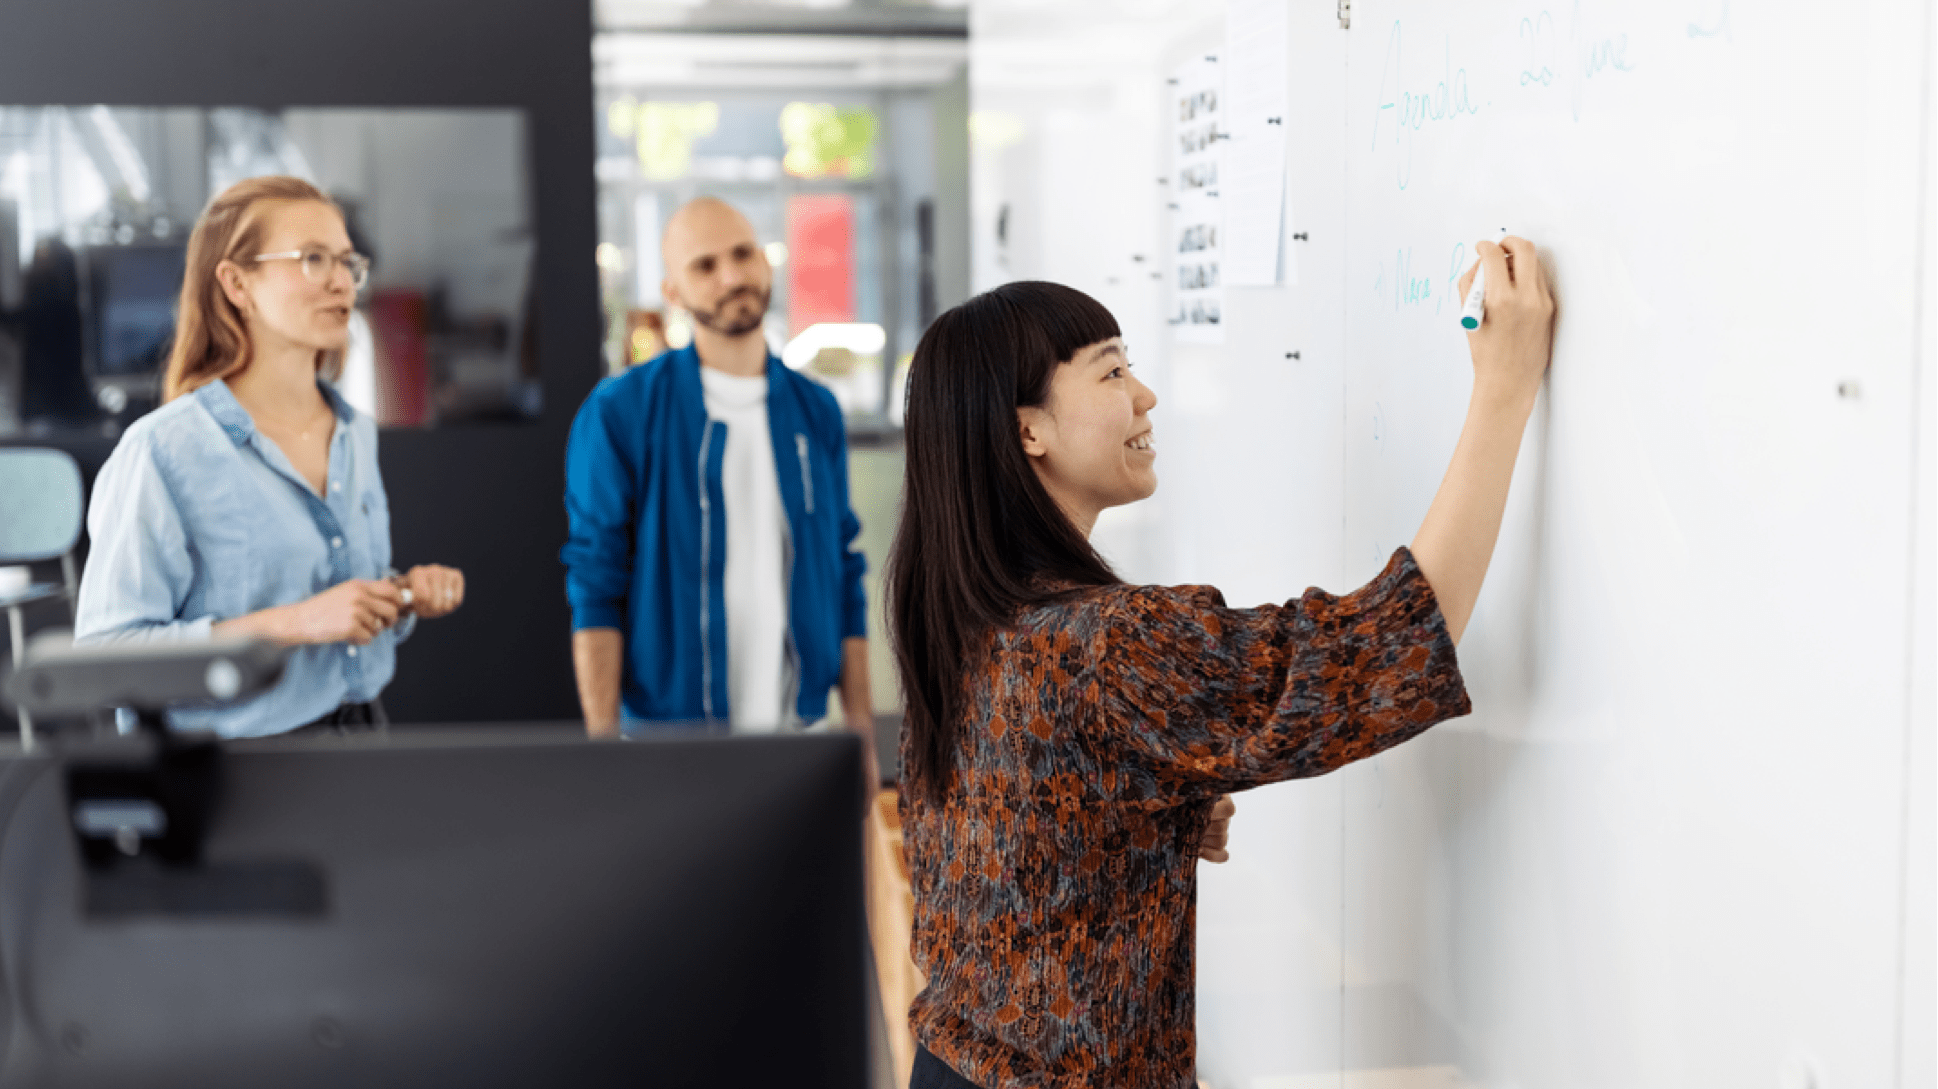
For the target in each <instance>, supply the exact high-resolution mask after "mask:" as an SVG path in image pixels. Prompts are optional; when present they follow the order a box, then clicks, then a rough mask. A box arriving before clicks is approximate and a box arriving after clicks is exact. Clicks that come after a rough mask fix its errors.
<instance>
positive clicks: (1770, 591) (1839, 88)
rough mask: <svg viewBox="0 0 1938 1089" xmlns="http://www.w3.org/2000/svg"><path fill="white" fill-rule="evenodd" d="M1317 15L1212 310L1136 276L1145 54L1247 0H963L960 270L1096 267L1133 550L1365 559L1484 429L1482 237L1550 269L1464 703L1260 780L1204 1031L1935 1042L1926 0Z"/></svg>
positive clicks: (1154, 144)
mask: <svg viewBox="0 0 1938 1089" xmlns="http://www.w3.org/2000/svg"><path fill="white" fill-rule="evenodd" d="M1289 8H1290V20H1289V23H1290V25H1289V30H1288V40H1287V42H1286V43H1285V45H1286V49H1287V51H1288V54H1289V59H1290V75H1289V77H1288V78H1289V88H1288V91H1289V100H1290V103H1291V109H1290V115H1289V116H1288V117H1287V125H1286V130H1287V131H1286V140H1287V142H1288V163H1289V167H1288V175H1289V215H1288V218H1287V223H1286V227H1285V233H1286V235H1287V236H1288V239H1289V237H1290V236H1291V235H1294V234H1298V233H1303V234H1306V235H1307V236H1308V238H1309V240H1308V241H1296V242H1294V241H1289V240H1288V242H1287V244H1288V245H1290V246H1294V247H1297V253H1296V258H1297V266H1298V269H1299V277H1298V284H1297V285H1296V286H1289V287H1279V288H1264V289H1247V288H1229V289H1227V291H1226V302H1225V309H1226V313H1227V315H1228V318H1227V322H1226V331H1225V335H1226V342H1225V343H1224V344H1222V345H1217V346H1210V345H1196V344H1177V343H1174V342H1173V341H1172V338H1170V337H1168V336H1167V335H1166V333H1165V330H1164V326H1163V325H1162V322H1161V320H1160V319H1161V317H1162V315H1163V314H1164V312H1165V301H1166V298H1165V294H1164V292H1163V284H1162V282H1161V280H1158V279H1155V278H1154V277H1153V275H1152V274H1153V272H1155V271H1157V270H1159V269H1161V267H1162V260H1161V258H1162V255H1163V247H1164V246H1165V245H1167V244H1168V239H1167V233H1168V231H1167V222H1166V219H1165V213H1164V208H1163V205H1164V197H1163V194H1162V192H1161V189H1160V187H1159V186H1158V185H1157V184H1156V179H1157V178H1158V177H1160V176H1162V175H1163V174H1164V173H1165V165H1164V164H1165V162H1166V161H1167V157H1166V155H1165V150H1166V149H1165V147H1164V144H1163V138H1164V134H1165V131H1166V130H1165V125H1164V119H1163V117H1162V116H1161V115H1160V107H1159V103H1160V101H1161V99H1162V91H1161V87H1162V80H1163V77H1164V75H1165V74H1166V73H1168V72H1170V71H1172V70H1173V69H1174V68H1175V66H1176V65H1177V64H1178V63H1179V62H1180V61H1182V60H1183V59H1185V58H1187V57H1190V56H1194V55H1198V54H1202V53H1205V52H1208V51H1209V52H1216V51H1217V50H1218V49H1219V47H1220V43H1221V42H1222V40H1223V33H1224V30H1223V23H1222V11H1221V6H1220V5H1185V4H1169V3H1165V2H1162V0H1145V2H1141V3H1116V4H1104V3H1098V2H1085V0H1067V2H1061V3H1057V2H1052V3H1031V4H1022V3H1020V2H1012V0H977V6H976V7H975V8H974V9H973V15H974V18H973V20H972V44H971V56H972V66H971V81H972V95H973V100H974V110H975V112H976V121H975V122H974V123H973V124H972V131H973V133H974V137H973V140H974V152H973V162H974V171H975V176H974V179H973V184H972V194H973V200H974V202H975V216H976V235H975V238H976V264H977V279H978V283H977V285H976V286H977V287H978V288H979V289H981V288H986V287H989V286H993V284H994V283H996V282H1000V281H1001V280H1005V279H1017V278H1047V279H1057V280H1062V281H1064V282H1067V283H1071V284H1073V285H1075V286H1078V287H1081V288H1084V289H1086V290H1089V291H1091V292H1092V293H1094V294H1096V295H1097V296H1098V297H1099V298H1102V299H1103V300H1104V301H1105V302H1106V303H1107V304H1109V305H1110V306H1111V307H1112V308H1113V310H1114V311H1115V312H1116V313H1117V314H1118V315H1119V317H1120V320H1122V321H1123V323H1124V325H1125V329H1126V336H1127V339H1129V340H1130V342H1131V346H1132V357H1133V359H1135V360H1136V361H1137V363H1138V365H1139V368H1140V372H1141V374H1142V375H1143V376H1144V377H1145V378H1146V380H1147V381H1150V382H1151V383H1152V385H1153V387H1154V388H1155V389H1156V390H1157V392H1158V394H1159V396H1160V399H1161V401H1160V405H1159V407H1158V409H1157V411H1156V413H1155V414H1154V417H1153V418H1154V420H1155V421H1156V424H1157V435H1158V443H1159V449H1160V458H1159V463H1158V468H1159V474H1160V478H1161V480H1162V483H1161V487H1160V494H1159V496H1158V497H1157V499H1155V500H1153V501H1151V502H1150V503H1147V504H1143V505H1140V506H1139V507H1136V508H1130V509H1127V510H1125V511H1121V512H1113V516H1110V517H1107V519H1106V521H1105V523H1103V524H1102V525H1100V528H1099V531H1098V540H1099V542H1100V543H1101V544H1102V545H1103V546H1104V547H1105V548H1106V550H1107V551H1108V552H1109V553H1110V554H1111V555H1112V556H1113V558H1114V559H1115V560H1116V561H1117V562H1118V564H1119V567H1120V569H1121V570H1122V571H1123V573H1124V574H1125V575H1126V576H1127V577H1130V578H1133V579H1137V580H1139V581H1160V582H1181V581H1190V582H1209V583H1212V584H1215V585H1218V586H1220V587H1221V588H1222V589H1224V590H1225V592H1226V596H1227V598H1228V599H1229V600H1230V601H1231V602H1232V603H1233V604H1250V603H1254V602H1258V601H1263V600H1283V599H1285V598H1288V597H1291V596H1293V595H1295V594H1296V593H1298V592H1299V591H1300V590H1301V589H1303V588H1304V587H1305V586H1306V585H1308V584H1312V583H1318V584H1322V585H1325V586H1327V587H1328V588H1330V589H1339V590H1343V589H1347V588H1350V587H1352V586H1354V585H1358V584H1359V583H1360V582H1362V581H1364V580H1365V579H1366V578H1368V577H1370V576H1371V575H1372V574H1373V573H1374V572H1375V571H1376V570H1377V569H1378V566H1379V564H1381V563H1383V562H1384V560H1385V558H1386V556H1387V554H1388V553H1390V552H1391V550H1392V549H1393V548H1394V547H1395V546H1397V545H1401V544H1404V543H1406V542H1407V541H1408V540H1409V539H1410V537H1411V536H1412V534H1413V532H1414V530H1415V529H1416V528H1417V526H1418V524H1419V521H1420V518H1421V516H1422V515H1423V514H1424V513H1425V510H1426V507H1427V504H1428V501H1429V500H1430V498H1431V496H1432V494H1433V490H1434V488H1435V487H1436V486H1437V484H1438V482H1439V478H1440V474H1441V472H1442V471H1443V470H1444V468H1445V465H1446V462H1447V458H1448V456H1449V454H1450V453H1451V450H1452V447H1453V442H1454V439H1455V437H1456V436H1457V433H1458V430H1459V427H1460V423H1461V416H1462V411H1463V409H1464V405H1465V397H1466V392H1467V389H1468V386H1469V380H1470V379H1469V374H1470V371H1469V365H1468V362H1467V358H1466V347H1465V341H1464V338H1463V337H1462V336H1461V334H1460V333H1459V332H1458V330H1457V329H1456V327H1455V323H1454V314H1455V313H1456V312H1457V310H1458V304H1457V302H1454V301H1452V300H1450V299H1448V292H1449V289H1450V286H1451V281H1452V279H1453V278H1455V277H1457V276H1458V274H1459V271H1461V266H1462V265H1463V264H1464V263H1466V262H1467V261H1470V260H1471V257H1470V256H1468V255H1467V254H1466V252H1465V251H1464V250H1463V249H1462V247H1470V246H1471V244H1472V241H1473V240H1474V239H1477V238H1482V237H1493V235H1494V231H1495V229H1496V228H1498V227H1500V226H1503V225H1506V226H1509V227H1511V228H1512V229H1514V230H1515V231H1516V232H1517V233H1520V234H1524V235H1526V236H1528V237H1531V238H1533V239H1535V240H1537V241H1538V242H1539V243H1540V244H1541V246H1542V253H1543V257H1544V260H1546V261H1548V262H1549V263H1550V265H1551V266H1552V269H1553V272H1554V277H1555V280H1556V282H1557V291H1558V295H1559V297H1560V300H1561V307H1562V315H1561V319H1560V323H1559V326H1558V335H1557V342H1556V355H1555V369H1554V372H1553V374H1552V376H1551V379H1550V383H1549V387H1548V389H1547V391H1546V393H1545V394H1544V396H1543V400H1542V403H1541V405H1540V407H1539V408H1538V410H1537V413H1536V419H1535V422H1534V424H1533V425H1532V428H1531V431H1530V435H1529V439H1528V442H1527V444H1526V446H1525V449H1524V455H1523V458H1522V462H1521V465H1520V467H1519V469H1518V471H1517V476H1516V481H1515V487H1514V493H1513V497H1512V499H1511V502H1510V510H1509V514H1508V519H1507V524H1506V526H1505V528H1504V530H1503V533H1502V540H1501V545H1500V548H1499V551H1498V552H1497V554H1496V561H1495V565H1494V567H1493V570H1492V573H1491V575H1490V578H1489V582H1488V586H1487V589H1486V591H1485V592H1484V594H1483V596H1482V599H1481V603H1480V606H1479V608H1478V610H1477V612H1476V614H1475V618H1474V621H1473V625H1472V627H1471V628H1470V629H1469V633H1468V635H1467V637H1466V640H1465V641H1464V642H1463V645H1462V647H1461V659H1462V663H1463V668H1464V670H1465V672H1466V675H1467V678H1468V683H1469V686H1470V688H1471V690H1472V692H1473V695H1474V700H1475V704H1476V708H1477V712H1476V714H1475V715H1474V716H1472V717H1471V718H1469V719H1466V720H1463V721H1461V722H1459V723H1454V724H1449V725H1447V726H1443V727H1440V728H1438V729H1436V730H1435V731H1432V732H1431V733H1429V734H1428V735H1427V736H1426V737H1424V738H1422V739H1420V740H1419V741H1416V742H1414V743H1412V744H1410V745H1408V746H1405V747H1403V748H1401V749H1400V750H1396V751H1395V752H1393V753H1390V754H1388V755H1386V756H1383V757H1380V758H1378V759H1376V760H1373V761H1369V762H1367V763H1365V764H1363V765H1359V766H1356V767H1353V768H1350V769H1347V770H1345V771H1343V772H1341V773H1338V774H1336V775H1333V776H1330V777H1327V778H1325V779H1321V780H1316V781H1312V782H1307V783H1300V784H1288V785H1285V786H1280V787H1274V788H1271V789H1269V790H1266V791H1260V792H1255V793H1254V794H1252V795H1249V796H1247V797H1245V798H1242V799H1240V814H1239V818H1238V820H1237V822H1236V823H1235V825H1234V828H1233V854H1234V860H1233V862H1232V863H1231V864H1229V865H1228V866H1227V867H1224V868H1222V869H1221V868H1216V867H1203V868H1201V875H1202V888H1201V895H1200V903H1199V910H1200V935H1199V936H1200V946H1199V954H1200V963H1199V1032H1200V1036H1199V1044H1200V1053H1199V1068H1200V1073H1201V1076H1202V1077H1204V1078H1205V1079H1206V1080H1207V1081H1208V1082H1209V1083H1210V1084H1211V1085H1212V1087H1213V1089H1229V1087H1232V1086H1239V1087H1258V1089H1266V1087H1292V1086H1298V1087H1301V1089H1303V1087H1305V1086H1314V1087H1316V1086H1320V1085H1324V1086H1334V1085H1349V1086H1361V1087H1365V1089H1370V1087H1374V1086H1381V1087H1384V1086H1409V1087H1411V1086H1422V1087H1424V1086H1449V1087H1451V1086H1461V1085H1473V1086H1482V1085H1484V1086H1489V1087H1500V1089H1534V1087H1562V1086H1583V1087H1588V1086H1594V1087H1603V1086H1606V1087H1610V1089H1614V1087H1628V1086H1651V1087H1654V1086H1680V1087H1689V1089H1719V1087H1737V1086H1740V1087H1744V1089H1751V1087H1754V1089H1766V1087H1777V1086H1786V1085H1795V1086H1804V1085H1808V1084H1814V1085H1816V1086H1818V1087H1820V1089H1842V1087H1846V1086H1849V1087H1866V1089H1868V1087H1876V1086H1892V1085H1903V1086H1906V1087H1910V1086H1919V1085H1930V1084H1932V1078H1933V1074H1932V1070H1933V1059H1932V1054H1931V1053H1932V1049H1933V1037H1932V1034H1933V1020H1934V1017H1935V1016H1938V1014H1935V1013H1934V1011H1933V1010H1932V1008H1931V1003H1930V997H1929V996H1930V991H1931V982H1930V980H1931V976H1932V974H1933V965H1932V964H1931V963H1930V950H1931V948H1932V946H1931V941H1930V938H1929V935H1928V931H1929V930H1930V929H1931V928H1932V927H1933V925H1934V920H1933V919H1932V918H1931V906H1930V896H1929V886H1930V877H1929V874H1930V870H1931V867H1932V862H1931V859H1930V858H1929V857H1925V856H1926V855H1928V853H1929V850H1930V847H1929V845H1930V843H1931V835H1930V832H1929V830H1928V829H1926V828H1925V827H1924V825H1925V824H1926V823H1928V822H1929V821H1930V816H1929V813H1930V807H1931V801H1930V789H1931V788H1930V779H1931V776H1930V774H1929V769H1926V768H1924V767H1923V763H1924V762H1928V761H1929V759H1930V753H1931V742H1930V735H1931V733H1932V722H1931V717H1932V712H1931V709H1930V696H1929V692H1930V689H1931V680H1930V676H1931V672H1932V661H1931V649H1930V648H1931V643H1930V636H1929V628H1930V619H1929V618H1930V606H1929V603H1928V602H1926V601H1924V598H1925V597H1928V596H1929V593H1930V586H1931V581H1930V578H1929V574H1928V571H1929V568H1930V567H1931V564H1932V557H1931V541H1930V530H1929V522H1930V491H1931V486H1932V477H1931V475H1930V468H1929V465H1928V464H1927V463H1928V462H1929V461H1930V459H1931V454H1930V439H1929V436H1924V438H1923V442H1924V446H1923V447H1922V450H1921V448H1920V446H1919V440H1920V435H1919V430H1918V424H1919V418H1920V417H1919V412H1920V410H1921V409H1922V411H1924V412H1925V413H1926V414H1927V415H1928V414H1929V409H1928V408H1927V407H1923V406H1925V405H1928V402H1929V398H1930V393H1931V387H1932V384H1933V378H1932V370H1931V365H1932V360H1931V352H1930V349H1929V347H1928V337H1929V330H1930V325H1929V322H1930V320H1931V313H1930V312H1931V309H1932V308H1931V307H1930V304H1929V303H1928V302H1925V301H1924V296H1921V294H1920V287H1919V285H1920V283H1921V281H1920V279H1919V276H1920V275H1921V271H1920V270H1921V260H1923V261H1928V260H1929V258H1928V257H1922V256H1921V255H1922V252H1923V249H1924V247H1925V246H1926V245H1928V243H1927V242H1926V241H1925V239H1926V238H1928V235H1927V234H1921V232H1920V228H1919V224H1920V222H1921V220H1920V216H1921V215H1923V216H1929V214H1930V212H1929V207H1928V202H1929V196H1928V193H1929V190H1930V187H1931V183H1932V174H1931V172H1930V168H1929V166H1928V165H1927V163H1926V161H1925V160H1924V159H1923V157H1922V156H1923V155H1924V154H1925V146H1926V142H1927V141H1928V139H1929V124H1930V121H1929V118H1928V115H1927V110H1928V109H1929V106H1928V103H1929V101H1930V97H1929V96H1930V94H1931V90H1930V86H1929V84H1928V82H1927V80H1928V78H1929V65H1930V59H1929V58H1930V44H1929V43H1930V33H1931V26H1930V19H1931V13H1930V10H1929V5H1927V4H1922V3H1919V2H1916V0H1870V2H1864V3H1853V4H1847V5H1837V6H1826V5H1802V4H1784V5H1776V4H1771V3H1762V4H1750V3H1744V2H1742V0H1737V2H1735V3H1731V2H1730V0H1638V2H1625V3H1613V2H1607V0H1601V2H1594V3H1588V2H1583V3H1574V2H1572V0H1569V2H1555V3H1552V4H1549V5H1546V6H1545V7H1544V6H1543V5H1542V4H1540V3H1521V4H1516V3H1509V2H1502V0H1470V2H1467V3H1462V4H1458V5H1453V4H1447V3H1444V2H1442V3H1430V2H1424V0H1420V2H1401V3H1394V2H1371V0H1359V2H1358V3H1355V4H1353V5H1352V8H1353V10H1352V13H1351V19H1352V27H1351V29H1350V30H1342V29H1340V27H1339V22H1338V19H1337V10H1336V9H1337V5H1336V3H1335V0H1323V2H1316V0H1289ZM1443 84H1444V85H1445V86H1446V89H1445V90H1444V91H1443V90H1442V85H1443ZM998 221H1000V222H1001V223H1002V224H1003V226H1004V232H1003V234H1002V236H1001V237H1000V238H999V237H998V235H997V233H996V231H995V224H996V223H997V222H998ZM1924 222H1926V223H1927V224H1928V222H1929V221H1928V220H1925V221H1924ZM1240 229H1242V225H1240V224H1232V223H1228V224H1226V230H1227V232H1231V231H1235V230H1240ZM1927 229H1928V228H1927ZM1921 306H1923V307H1924V308H1925V311H1926V315H1925V318H1924V320H1925V321H1926V323H1927V324H1926V325H1925V326H1924V327H1923V329H1922V332H1921V327H1920V325H1919V322H1920V313H1921V309H1920V308H1921ZM1921 336H1923V337H1925V338H1927V343H1926V345H1922V346H1921V344H1920V338H1921ZM1291 352H1297V353H1298V358H1297V359H1296V360H1293V359H1288V358H1287V354H1288V353H1291ZM1921 352H1922V355H1921ZM1921 375H1922V378H1921V377H1920V376H1921ZM1920 382H1922V385H1920ZM1924 426H1925V427H1926V428H1927V429H1928V428H1929V426H1930V424H1929V423H1928V422H1927V423H1926V424H1925V425H1924ZM1919 474H1922V475H1921V476H1920V475H1919ZM1920 504H1922V506H1921V505H1920ZM1919 527H1923V528H1919ZM1914 573H1915V581H1916V582H1917V585H1918V586H1919V587H1921V589H1920V591H1919V596H1918V597H1916V598H1914V597H1913V586H1914ZM1914 602H1915V603H1916V608H1914ZM1914 693H1916V695H1915V696H1914ZM1914 750H1915V751H1916V752H1918V753H1920V754H1922V755H1921V756H1920V759H1919V762H1916V763H1908V760H1907V753H1908V752H1909V751H1914ZM1908 829H1911V830H1915V831H1916V835H1913V836H1909V837H1908V835H1907V830H1908ZM1908 844H1916V845H1918V846H1917V848H1916V850H1917V852H1918V853H1913V854H1909V855H1908V854H1907V850H1908V846H1907V845H1908ZM1921 890H1922V891H1921ZM1909 953H1916V954H1917V956H1916V959H1914V960H1909V961H1907V956H1908V955H1909ZM1786 1079H1788V1080H1786ZM1810 1079H1814V1080H1810Z"/></svg>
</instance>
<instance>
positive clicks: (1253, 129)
mask: <svg viewBox="0 0 1938 1089" xmlns="http://www.w3.org/2000/svg"><path fill="white" fill-rule="evenodd" d="M1286 2H1287V0H1230V2H1229V3H1228V4H1227V6H1226V9H1225V55H1224V58H1223V59H1224V62H1225V63H1224V69H1225V73H1224V74H1225V107H1226V116H1225V125H1226V129H1227V131H1229V132H1230V134H1231V139H1230V140H1229V141H1227V142H1226V144H1225V162H1224V167H1225V178H1224V185H1223V186H1222V188H1221V190H1220V195H1221V197H1222V198H1223V203H1224V210H1225V216H1224V218H1225V252H1224V278H1225V283H1227V284H1231V285H1233V286H1271V285H1273V284H1276V283H1278V282H1279V258H1280V250H1281V248H1282V247H1283V245H1284V242H1283V233H1282V232H1283V227H1284V222H1283V217H1284V213H1285V107H1286V74H1287V67H1286V66H1287V58H1286V44H1287V38H1286V34H1287V31H1286V10H1285V9H1286ZM1288 256H1289V255H1288ZM1286 279H1287V281H1288V282H1296V280H1297V276H1296V273H1295V270H1294V268H1293V267H1292V265H1291V262H1290V261H1289V260H1288V261H1287V262H1286Z"/></svg>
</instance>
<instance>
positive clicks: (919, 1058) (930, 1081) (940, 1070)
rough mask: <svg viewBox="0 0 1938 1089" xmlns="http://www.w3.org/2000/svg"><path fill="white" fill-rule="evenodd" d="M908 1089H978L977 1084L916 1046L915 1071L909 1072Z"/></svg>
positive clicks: (924, 1049) (926, 1050)
mask: <svg viewBox="0 0 1938 1089" xmlns="http://www.w3.org/2000/svg"><path fill="white" fill-rule="evenodd" d="M908 1089H976V1083H975V1082H972V1081H970V1080H969V1079H968V1078H965V1077H963V1076H962V1075H961V1074H958V1073H956V1072H955V1070H954V1068H952V1067H951V1066H950V1065H949V1064H948V1063H945V1062H943V1061H942V1060H941V1059H938V1058H936V1057H935V1056H934V1055H931V1054H929V1049H928V1048H926V1047H923V1046H922V1045H921V1044H916V1045H915V1069H914V1070H912V1071H910V1072H909V1076H908Z"/></svg>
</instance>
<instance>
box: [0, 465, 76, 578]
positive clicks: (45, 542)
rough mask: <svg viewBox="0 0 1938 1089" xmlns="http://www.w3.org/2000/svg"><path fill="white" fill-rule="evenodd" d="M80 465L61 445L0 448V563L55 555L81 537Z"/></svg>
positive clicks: (65, 550)
mask: <svg viewBox="0 0 1938 1089" xmlns="http://www.w3.org/2000/svg"><path fill="white" fill-rule="evenodd" d="M83 516H84V507H83V504H82V501H81V467H80V466H79V465H76V464H75V463H74V459H73V458H71V457H69V456H68V455H67V454H66V453H64V452H62V451H60V450H45V449H36V448H32V447H14V448H7V449H0V564H10V563H38V562H40V561H41V560H52V559H58V558H59V557H61V556H65V555H67V554H68V553H69V552H72V551H73V550H74V545H75V543H76V542H78V541H79V540H80V539H81V521H82V518H83Z"/></svg>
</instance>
